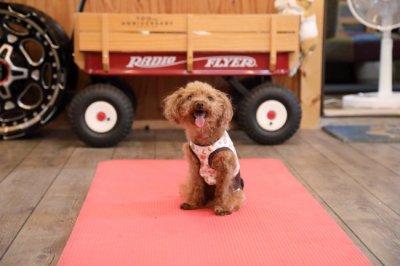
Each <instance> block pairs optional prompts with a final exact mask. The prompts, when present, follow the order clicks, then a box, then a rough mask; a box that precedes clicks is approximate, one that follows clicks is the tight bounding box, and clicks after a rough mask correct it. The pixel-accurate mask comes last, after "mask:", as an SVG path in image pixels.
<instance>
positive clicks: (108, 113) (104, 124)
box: [85, 101, 118, 133]
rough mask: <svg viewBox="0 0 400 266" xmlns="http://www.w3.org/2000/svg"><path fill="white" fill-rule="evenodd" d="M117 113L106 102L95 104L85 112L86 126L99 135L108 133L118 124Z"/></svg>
mask: <svg viewBox="0 0 400 266" xmlns="http://www.w3.org/2000/svg"><path fill="white" fill-rule="evenodd" d="M117 119H118V115H117V111H116V110H115V108H114V106H112V105H111V104H109V103H108V102H105V101H97V102H93V103H92V104H90V105H89V106H88V108H87V109H86V111H85V122H86V125H87V126H88V127H89V128H90V129H91V130H93V131H95V132H97V133H106V132H108V131H110V130H111V129H113V128H114V126H115V124H117Z"/></svg>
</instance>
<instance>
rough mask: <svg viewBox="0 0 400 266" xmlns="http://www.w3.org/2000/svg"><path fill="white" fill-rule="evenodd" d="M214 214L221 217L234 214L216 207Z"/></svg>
mask: <svg viewBox="0 0 400 266" xmlns="http://www.w3.org/2000/svg"><path fill="white" fill-rule="evenodd" d="M214 212H215V214H216V215H219V216H224V215H229V214H231V213H232V212H231V211H228V210H226V209H224V208H222V207H220V206H215V207H214Z"/></svg>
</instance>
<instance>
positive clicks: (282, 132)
mask: <svg viewBox="0 0 400 266" xmlns="http://www.w3.org/2000/svg"><path fill="white" fill-rule="evenodd" d="M268 100H275V101H278V102H279V103H281V104H282V105H283V106H284V107H285V109H286V112H287V119H286V121H285V123H284V124H283V125H282V126H281V127H280V128H278V129H277V130H266V129H264V128H262V127H261V126H260V124H259V123H258V122H257V118H256V113H257V109H258V108H259V106H260V105H261V104H262V103H264V102H265V101H268ZM300 122H301V107H300V103H299V101H298V99H297V97H296V96H295V95H293V93H292V92H291V91H289V90H288V89H285V88H283V87H281V86H279V85H275V84H272V83H264V84H261V85H259V86H257V87H256V88H254V89H252V90H251V91H250V92H249V93H248V94H247V95H246V96H245V97H244V99H243V100H242V101H241V103H240V106H239V111H238V123H239V125H240V126H241V128H242V129H243V130H244V131H245V132H246V134H247V135H248V136H249V137H250V138H251V139H253V140H254V141H255V142H257V143H259V144H262V145H275V144H281V143H283V142H285V141H286V140H288V139H289V138H290V137H292V136H293V134H295V133H296V131H297V130H298V129H299V126H300Z"/></svg>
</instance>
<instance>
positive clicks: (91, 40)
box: [79, 33, 298, 52]
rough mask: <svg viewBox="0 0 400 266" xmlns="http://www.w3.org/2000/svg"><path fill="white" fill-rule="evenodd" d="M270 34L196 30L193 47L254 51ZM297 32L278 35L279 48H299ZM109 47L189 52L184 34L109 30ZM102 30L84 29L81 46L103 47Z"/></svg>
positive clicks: (261, 47)
mask: <svg viewBox="0 0 400 266" xmlns="http://www.w3.org/2000/svg"><path fill="white" fill-rule="evenodd" d="M268 36H269V35H268V34H261V33H214V34H210V35H198V34H194V35H193V39H192V43H193V44H192V46H193V50H194V51H251V52H266V51H269V50H270V43H269V38H268ZM297 38H298V37H297V35H294V34H290V33H285V34H279V35H277V37H276V43H277V46H276V49H277V51H297V50H298V43H297ZM109 39H110V43H109V49H110V51H120V52H132V51H137V52H141V51H149V52H156V51H160V52H165V51H170V52H186V48H187V36H186V35H183V34H149V35H144V34H137V33H110V35H109ZM101 41H102V38H101V34H99V33H81V34H80V35H79V50H80V51H82V52H85V51H102V45H101Z"/></svg>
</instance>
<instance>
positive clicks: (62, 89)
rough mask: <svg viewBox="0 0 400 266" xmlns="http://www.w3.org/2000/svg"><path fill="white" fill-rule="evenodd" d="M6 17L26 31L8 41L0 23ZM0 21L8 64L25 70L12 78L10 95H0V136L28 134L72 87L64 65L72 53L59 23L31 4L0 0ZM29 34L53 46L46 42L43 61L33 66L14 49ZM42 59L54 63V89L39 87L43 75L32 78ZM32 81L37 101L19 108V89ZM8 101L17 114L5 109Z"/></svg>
mask: <svg viewBox="0 0 400 266" xmlns="http://www.w3.org/2000/svg"><path fill="white" fill-rule="evenodd" d="M6 21H13V22H14V21H16V23H17V24H19V23H20V25H29V27H30V31H29V34H27V35H26V36H19V37H18V38H17V41H13V42H11V41H9V40H8V39H7V38H6V34H5V33H6V30H5V29H4V28H3V25H5V24H3V23H5V22H6ZM0 23H1V26H2V27H1V29H0V32H1V31H2V33H1V34H0V35H1V40H0V47H2V45H4V44H6V45H9V46H12V47H13V50H12V54H11V60H12V64H14V65H16V66H18V67H23V68H24V69H26V70H27V71H28V73H29V74H28V78H26V79H25V80H21V79H20V80H18V81H13V83H12V84H10V85H9V86H10V90H11V91H12V95H11V98H4V99H3V98H2V97H0V98H1V99H0V122H1V125H0V137H1V138H3V139H9V138H17V137H22V136H25V135H29V134H30V133H32V132H33V131H34V130H36V129H38V128H40V127H41V126H42V125H44V124H46V123H47V122H49V121H50V120H51V119H52V118H54V117H55V115H56V114H57V113H58V111H59V110H61V109H62V102H63V101H64V99H65V95H66V92H67V91H68V90H70V89H71V88H74V84H72V83H69V82H68V81H69V80H72V79H71V78H69V77H68V69H69V67H70V65H69V64H68V62H71V60H70V58H71V57H72V53H71V49H70V48H71V47H70V42H69V39H68V36H67V34H66V33H65V31H64V30H63V29H62V28H61V26H60V25H59V24H58V23H57V22H56V21H55V20H54V19H52V18H51V17H49V16H48V15H46V14H45V13H43V12H41V11H39V10H37V9H35V8H32V7H28V6H25V5H21V4H10V3H0ZM35 33H36V34H35ZM31 38H33V39H34V40H37V42H40V43H44V42H51V43H52V44H54V46H50V47H51V48H46V49H49V50H46V49H45V50H46V57H45V58H44V61H43V62H42V63H41V64H40V65H39V66H35V67H33V66H32V65H30V63H28V62H27V61H24V58H23V56H21V51H19V50H17V47H19V45H20V44H21V43H22V41H24V40H25V39H31ZM47 47H49V46H47ZM49 51H52V52H53V55H49V53H48V52H49ZM7 62H9V61H7ZM45 63H49V64H50V63H52V64H54V65H53V67H52V68H51V69H52V70H51V72H50V73H51V75H52V76H53V78H52V79H51V83H50V84H51V86H52V87H53V86H54V88H56V89H55V90H53V91H54V92H51V91H52V90H46V89H45V88H43V87H41V86H42V85H39V83H40V82H42V77H43V75H42V77H41V78H40V79H39V80H38V81H35V80H32V73H33V72H32V71H33V70H34V69H38V68H39V67H41V66H42V65H44V64H45ZM42 70H43V69H42ZM34 83H36V84H37V85H38V86H37V87H38V88H39V87H41V91H43V97H42V99H41V100H40V101H41V102H40V103H38V104H37V107H35V108H32V109H27V110H23V108H21V107H19V106H18V104H17V99H18V97H19V95H21V94H23V93H21V88H26V87H27V86H29V84H34ZM40 84H42V83H40ZM35 86H36V85H35ZM49 86H50V85H49ZM29 95H30V94H29V93H27V94H26V97H27V98H28V97H30V96H29ZM10 103H13V104H14V106H17V107H16V108H15V107H14V109H16V110H15V111H16V113H15V114H18V115H15V116H13V115H12V114H11V113H8V111H7V110H6V109H7V108H5V105H6V104H8V105H9V106H10ZM3 105H4V106H3ZM35 106H36V105H35ZM10 116H11V118H7V119H4V117H10Z"/></svg>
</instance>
